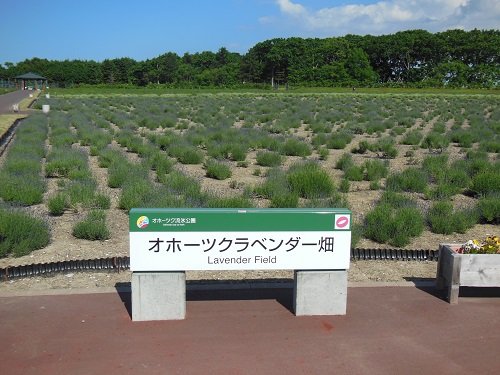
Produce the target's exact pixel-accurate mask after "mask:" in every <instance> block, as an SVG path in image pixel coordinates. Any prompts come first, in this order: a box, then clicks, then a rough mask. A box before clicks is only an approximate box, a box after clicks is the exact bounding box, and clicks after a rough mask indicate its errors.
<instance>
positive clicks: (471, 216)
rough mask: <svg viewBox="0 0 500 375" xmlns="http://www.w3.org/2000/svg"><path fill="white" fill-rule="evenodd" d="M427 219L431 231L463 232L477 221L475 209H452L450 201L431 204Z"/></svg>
mask: <svg viewBox="0 0 500 375" xmlns="http://www.w3.org/2000/svg"><path fill="white" fill-rule="evenodd" d="M427 221H428V223H429V226H430V228H431V231H432V232H433V233H440V234H451V233H453V232H457V233H465V231H466V230H467V229H469V228H471V227H472V226H474V224H476V223H477V222H478V214H477V212H476V211H475V210H456V211H454V210H453V205H452V204H451V203H450V202H445V201H441V202H436V203H434V204H433V205H432V207H431V209H430V210H429V212H428V214H427Z"/></svg>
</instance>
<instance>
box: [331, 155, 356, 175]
mask: <svg viewBox="0 0 500 375" xmlns="http://www.w3.org/2000/svg"><path fill="white" fill-rule="evenodd" d="M353 165H354V161H353V160H352V155H351V154H347V153H346V154H342V156H341V157H340V159H339V160H337V163H335V169H340V170H342V171H344V172H345V171H346V170H347V169H348V168H350V167H351V166H353Z"/></svg>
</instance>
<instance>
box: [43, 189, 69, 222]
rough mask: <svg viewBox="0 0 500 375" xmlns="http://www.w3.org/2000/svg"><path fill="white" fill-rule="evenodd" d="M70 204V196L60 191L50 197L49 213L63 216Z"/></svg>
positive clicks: (48, 203)
mask: <svg viewBox="0 0 500 375" xmlns="http://www.w3.org/2000/svg"><path fill="white" fill-rule="evenodd" d="M67 205H68V197H67V195H66V194H63V193H59V194H57V195H54V196H53V197H51V198H49V200H48V202H47V206H48V208H49V213H50V214H51V215H52V216H61V215H62V214H63V213H64V211H65V210H66V207H67Z"/></svg>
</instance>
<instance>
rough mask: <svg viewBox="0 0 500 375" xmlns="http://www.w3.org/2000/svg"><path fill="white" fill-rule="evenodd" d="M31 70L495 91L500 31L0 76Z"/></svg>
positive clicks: (186, 80) (129, 79) (65, 65)
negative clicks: (481, 88)
mask: <svg viewBox="0 0 500 375" xmlns="http://www.w3.org/2000/svg"><path fill="white" fill-rule="evenodd" d="M29 71H32V72H36V73H38V74H41V75H43V76H45V77H47V78H48V79H49V81H50V82H52V83H55V84H57V85H59V86H73V85H81V84H90V85H97V84H105V85H109V84H115V85H116V84H128V85H137V86H148V85H166V86H170V87H241V86H251V85H260V86H263V85H266V86H269V85H273V86H277V85H293V86H321V87H323V86H324V87H328V86H377V85H385V86H412V87H420V86H422V87H442V86H448V87H489V88H491V87H498V86H499V85H500V30H471V31H463V30H448V31H444V32H439V33H430V32H428V31H425V30H409V31H401V32H397V33H395V34H390V35H381V36H372V35H365V36H359V35H346V36H343V37H332V38H321V39H320V38H296V37H294V38H276V39H270V40H266V41H263V42H259V43H257V44H256V45H254V46H253V47H252V48H250V50H249V51H248V52H247V53H246V54H244V55H242V54H239V53H235V52H229V51H228V50H227V49H226V48H224V47H222V48H220V49H219V50H218V51H217V52H211V51H204V52H199V53H185V54H184V55H183V56H179V55H177V54H176V53H173V52H167V53H165V54H162V55H160V56H158V57H155V58H152V59H148V60H145V61H136V60H134V59H131V58H128V57H123V58H116V59H106V60H104V61H102V62H96V61H86V60H85V61H83V60H64V61H57V60H47V59H41V58H32V59H27V60H24V61H22V62H19V63H17V64H14V63H10V62H6V63H5V64H4V65H3V66H2V65H0V78H1V79H12V78H13V77H15V76H17V75H20V74H24V73H26V72H29Z"/></svg>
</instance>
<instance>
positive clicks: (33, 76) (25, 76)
mask: <svg viewBox="0 0 500 375" xmlns="http://www.w3.org/2000/svg"><path fill="white" fill-rule="evenodd" d="M14 78H16V79H43V80H46V79H47V78H45V77H42V76H41V75H38V74H36V73H33V72H29V73H26V74H22V75H20V76H17V77H14Z"/></svg>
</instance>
